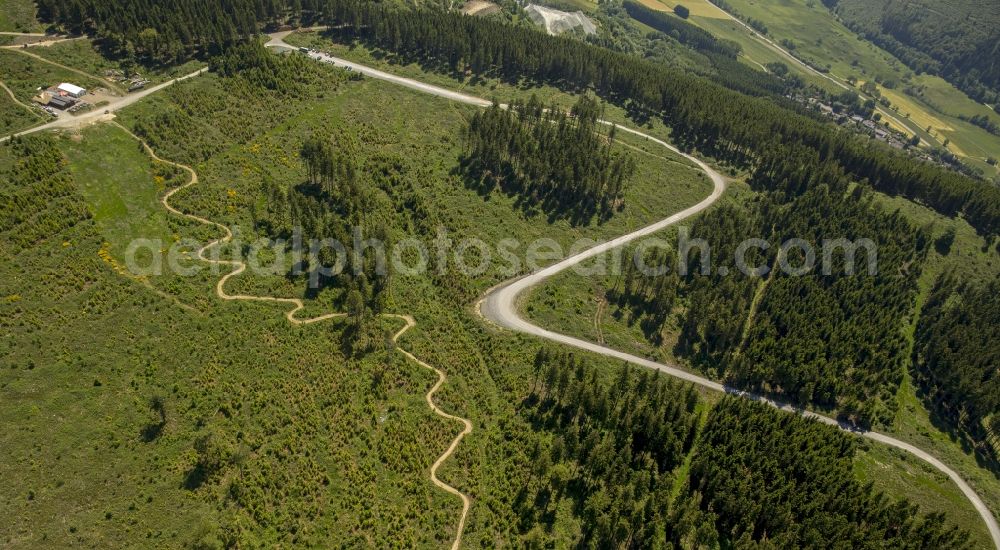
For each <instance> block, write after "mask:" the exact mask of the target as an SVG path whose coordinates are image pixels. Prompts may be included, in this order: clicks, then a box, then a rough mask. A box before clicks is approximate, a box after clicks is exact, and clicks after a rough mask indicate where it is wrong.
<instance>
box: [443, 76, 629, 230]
mask: <svg viewBox="0 0 1000 550" xmlns="http://www.w3.org/2000/svg"><path fill="white" fill-rule="evenodd" d="M600 114H601V106H600V104H599V103H598V102H597V101H596V100H594V99H593V98H588V97H583V98H581V99H580V100H579V101H578V102H577V103H576V105H575V106H574V107H573V109H572V110H571V112H570V113H565V112H563V111H562V110H561V109H559V108H558V107H555V106H553V107H550V108H548V109H546V108H543V106H542V103H541V102H539V101H538V99H537V97H535V96H532V97H531V99H530V100H528V102H526V103H522V102H515V103H513V104H511V106H510V108H509V109H503V108H501V107H500V106H499V105H496V104H495V105H493V106H492V107H490V108H488V109H486V110H485V111H483V112H481V113H476V114H475V115H473V117H472V120H471V121H470V122H469V127H468V130H467V133H466V150H467V153H466V156H465V158H464V159H463V171H464V172H465V174H466V177H467V178H469V179H470V180H471V183H472V184H473V185H475V186H476V187H477V188H478V189H479V190H480V192H482V193H486V194H488V193H490V192H491V191H492V190H493V189H494V188H497V187H499V188H500V189H502V190H503V191H506V192H508V193H517V194H520V195H522V196H523V198H522V202H523V203H524V204H525V206H526V207H528V208H532V207H535V206H536V205H537V206H540V207H541V209H542V210H543V211H545V212H548V213H549V214H550V215H551V216H552V217H566V218H570V219H571V220H572V221H573V222H574V223H578V224H587V223H588V222H589V221H590V220H591V219H592V218H593V217H594V216H596V217H597V218H598V220H606V219H608V218H610V217H611V215H612V214H614V212H615V211H617V210H620V209H621V208H622V200H623V197H624V194H625V186H626V185H627V184H628V181H629V179H631V178H632V176H633V175H634V173H635V161H634V159H632V158H631V156H630V155H622V154H620V153H617V152H613V151H612V146H613V145H614V139H615V129H614V127H613V126H611V127H607V128H610V130H608V131H607V133H606V135H605V126H603V125H600V124H599V123H598V120H599V117H600Z"/></svg>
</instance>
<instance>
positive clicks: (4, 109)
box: [0, 89, 46, 135]
mask: <svg viewBox="0 0 1000 550" xmlns="http://www.w3.org/2000/svg"><path fill="white" fill-rule="evenodd" d="M45 120H46V118H43V116H42V112H41V111H40V110H35V109H31V110H28V109H25V108H24V105H18V104H17V103H16V102H15V101H14V100H13V99H11V97H10V95H9V94H8V93H7V91H6V90H3V89H0V135H8V134H11V133H14V132H16V131H17V130H23V129H24V128H28V127H30V126H34V125H35V124H38V123H40V122H43V121H45Z"/></svg>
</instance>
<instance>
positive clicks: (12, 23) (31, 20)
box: [0, 0, 45, 32]
mask: <svg viewBox="0 0 1000 550" xmlns="http://www.w3.org/2000/svg"><path fill="white" fill-rule="evenodd" d="M35 12H36V8H35V2H34V1H33V0H0V31H2V32H43V31H44V30H45V27H44V26H42V24H41V23H39V22H38V20H37V19H36V18H35Z"/></svg>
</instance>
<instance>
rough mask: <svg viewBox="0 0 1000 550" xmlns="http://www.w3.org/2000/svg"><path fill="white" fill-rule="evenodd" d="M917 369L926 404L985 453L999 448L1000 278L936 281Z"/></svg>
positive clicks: (920, 335) (924, 316)
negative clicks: (980, 445)
mask: <svg viewBox="0 0 1000 550" xmlns="http://www.w3.org/2000/svg"><path fill="white" fill-rule="evenodd" d="M916 340H917V342H916V346H915V348H914V352H913V354H914V357H913V359H914V365H915V366H916V372H917V375H918V381H919V382H920V385H921V386H922V387H923V389H924V392H925V397H926V400H927V401H928V402H929V403H930V404H931V406H932V407H933V408H934V409H935V410H936V411H937V413H938V414H940V415H942V416H944V417H945V418H947V419H948V420H949V421H950V422H952V423H953V424H955V425H957V426H960V427H961V428H962V429H964V430H966V431H968V432H969V433H971V434H972V435H973V436H975V437H976V438H977V439H979V440H980V441H984V440H985V441H987V442H988V443H990V444H989V445H986V446H985V449H984V450H986V452H987V454H991V453H992V454H994V457H995V458H1000V457H996V454H995V453H996V451H995V450H994V449H998V448H1000V373H998V371H997V365H1000V344H998V342H1000V280H996V279H994V280H993V281H990V282H988V283H973V282H965V281H960V280H957V279H956V278H954V277H953V276H950V275H944V276H942V277H941V278H940V279H938V281H937V283H936V284H935V285H934V289H933V290H932V291H931V295H930V297H929V298H928V299H927V303H926V304H924V308H923V312H922V313H921V315H920V323H919V325H918V326H917V332H916Z"/></svg>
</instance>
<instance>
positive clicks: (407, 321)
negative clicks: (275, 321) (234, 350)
mask: <svg viewBox="0 0 1000 550" xmlns="http://www.w3.org/2000/svg"><path fill="white" fill-rule="evenodd" d="M111 124H113V125H115V126H117V127H118V128H120V129H121V130H122V131H124V132H125V133H126V134H128V135H129V136H131V137H132V138H133V139H135V140H136V141H138V142H139V143H141V144H142V147H143V149H145V151H146V154H148V155H149V157H150V158H152V159H153V160H155V161H157V162H160V163H163V164H166V165H169V166H173V167H176V168H180V169H181V170H184V171H185V172H187V173H188V175H189V176H190V180H189V181H188V182H187V183H185V184H184V185H181V186H178V187H175V188H173V189H171V190H170V191H168V192H167V193H165V194H164V195H163V197H162V198H161V199H160V203H161V204H162V205H163V207H164V208H166V209H167V210H168V211H169V212H170V213H172V214H175V215H177V216H181V217H184V218H187V219H189V220H194V221H196V222H199V223H201V224H205V225H210V226H213V227H216V228H218V229H220V230H221V231H222V232H223V234H224V235H223V236H222V237H221V238H219V239H216V240H214V241H211V242H209V243H208V244H206V245H205V246H203V247H201V248H200V249H199V250H198V259H199V260H201V261H203V262H206V263H210V264H216V265H227V266H231V267H232V268H233V270H232V271H230V272H229V273H228V274H227V275H224V276H223V277H222V278H221V279H219V281H218V282H217V283H216V284H215V294H216V296H218V297H219V298H220V299H222V300H227V301H237V300H243V301H252V302H267V303H278V304H288V305H291V306H293V307H292V309H290V310H288V311H287V312H286V313H285V318H287V319H288V321H289V322H290V323H291V324H293V325H311V324H313V323H319V322H321V321H327V320H330V319H339V318H344V317H347V314H346V313H339V312H337V313H327V314H324V315H319V316H317V317H309V318H304V319H300V318H298V317H297V316H296V314H297V313H298V312H299V311H301V310H302V309H304V308H305V303H303V301H302V300H300V299H298V298H278V297H274V296H250V295H246V294H229V293H227V292H226V290H225V286H226V282H227V281H228V280H229V279H231V278H233V277H236V276H238V275H240V274H241V273H243V272H244V271H245V270H246V268H247V265H246V263H244V262H241V261H239V260H219V259H215V258H211V257H208V256H206V255H205V253H206V252H207V251H208V250H209V249H211V248H214V247H218V246H221V245H223V244H225V243H227V242H229V241H231V240H232V238H233V232H232V230H230V229H229V228H228V227H226V226H225V225H222V224H221V223H218V222H214V221H212V220H209V219H207V218H203V217H201V216H196V215H194V214H189V213H186V212H182V211H181V210H178V209H177V208H174V207H173V206H171V205H170V198H171V197H173V196H174V195H175V194H176V193H178V192H180V191H182V190H184V189H187V188H189V187H191V186H193V185H196V184H197V183H198V173H197V172H196V171H195V170H194V168H191V167H190V166H187V165H185V164H180V163H178V162H173V161H170V160H166V159H163V158H160V157H159V156H157V154H156V152H155V151H153V149H152V148H151V147H150V146H149V144H147V143H146V142H145V141H144V140H143V139H142V138H140V137H139V136H137V135H135V134H133V133H132V132H131V131H130V130H129V129H128V128H126V127H124V126H122V125H121V124H119V123H118V122H114V121H112V122H111ZM381 316H382V317H383V318H386V319H398V320H401V321H403V323H404V325H403V328H401V329H399V331H398V332H396V333H395V334H394V335H393V337H392V342H393V343H394V344H398V343H399V339H400V338H402V336H403V335H404V334H405V333H406V332H407V331H409V330H410V329H411V328H414V327H415V326H417V321H416V320H415V319H414V318H413V317H412V316H410V315H401V314H396V313H384V314H382V315H381ZM396 351H398V352H399V353H401V354H403V356H405V357H406V358H407V359H409V360H411V361H413V362H414V363H416V364H417V365H420V366H421V367H423V368H425V369H428V370H430V371H432V372H434V373H435V374H437V382H436V383H435V384H434V385H433V386H432V387H431V389H430V390H429V391H428V392H427V395H426V400H427V404H428V405H429V406H430V408H431V410H432V411H434V413H435V414H437V415H438V416H440V417H441V418H445V419H447V420H451V421H455V422H460V423H461V424H462V426H463V429H462V432H461V433H459V434H458V435H457V436H456V437H455V439H453V440H452V442H451V445H449V446H448V449H447V450H446V451H445V452H444V454H442V455H441V456H440V457H438V459H437V460H436V461H435V462H434V464H433V465H432V466H431V470H430V479H431V482H432V483H434V485H436V486H437V487H439V488H441V489H443V490H444V491H446V492H448V493H451V494H452V495H455V496H457V497H458V498H459V499H461V501H462V514H461V515H460V516H459V518H458V527H457V529H456V533H455V540H454V542H453V543H452V545H451V547H452V550H457V549H458V548H459V546H461V544H462V533H463V531H464V530H465V521H466V518H467V517H468V515H469V507H470V505H471V501H470V500H469V497H468V496H467V495H465V494H464V493H462V492H461V491H459V490H458V489H456V488H454V487H452V486H451V485H448V484H447V483H445V482H443V481H441V480H440V479H439V478H438V477H437V471H438V468H440V467H441V465H442V464H444V462H445V461H447V460H448V459H449V458H451V456H452V455H453V454H454V453H455V449H457V448H458V445H459V443H461V442H462V439H464V438H465V436H467V435H469V434H471V433H472V422H470V421H469V420H468V419H466V418H462V417H460V416H455V415H453V414H448V413H446V412H444V411H443V410H441V409H440V408H439V407H438V406H437V405H436V404H435V403H434V394H435V393H436V392H437V391H438V390H439V389H440V388H441V386H443V385H444V383H445V382H446V381H447V380H448V376H447V375H446V374H445V373H444V371H442V370H440V369H437V368H435V367H432V366H431V365H429V364H427V363H425V362H424V361H421V360H420V359H417V357H416V356H414V355H413V354H412V353H410V352H409V351H406V350H405V349H403V348H401V347H398V346H396Z"/></svg>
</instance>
